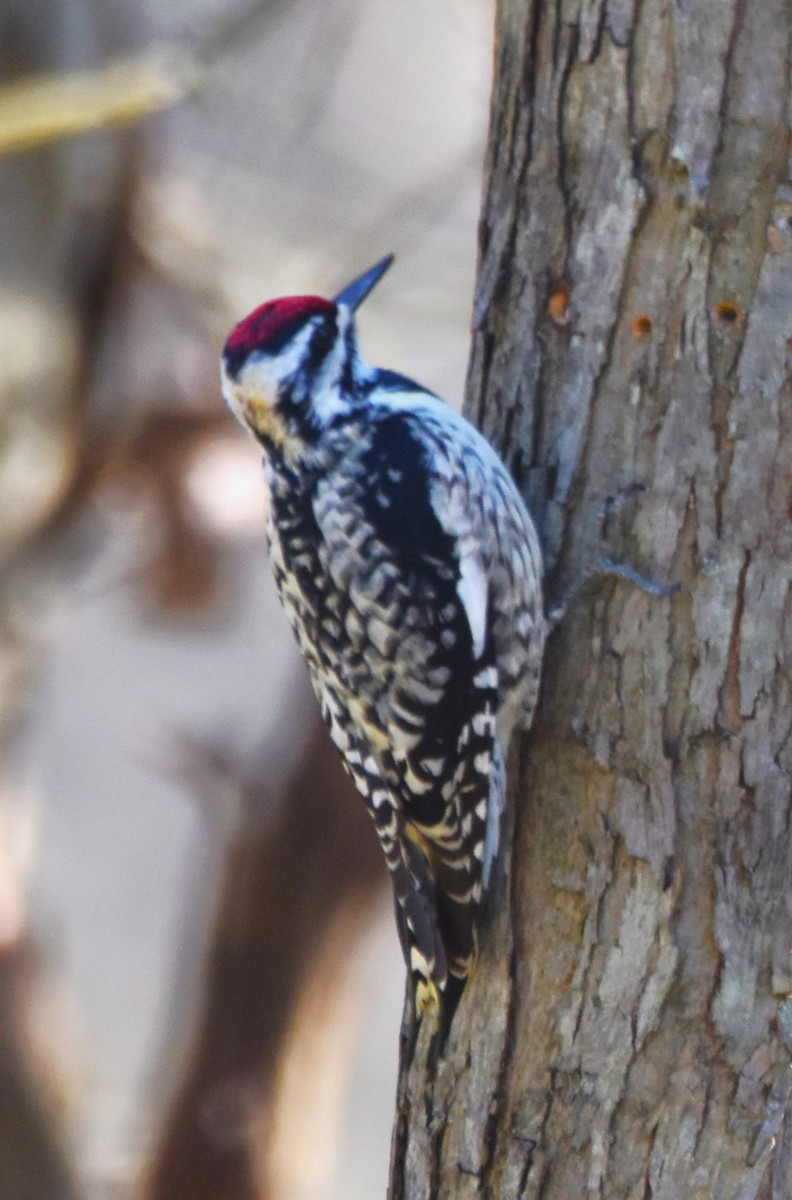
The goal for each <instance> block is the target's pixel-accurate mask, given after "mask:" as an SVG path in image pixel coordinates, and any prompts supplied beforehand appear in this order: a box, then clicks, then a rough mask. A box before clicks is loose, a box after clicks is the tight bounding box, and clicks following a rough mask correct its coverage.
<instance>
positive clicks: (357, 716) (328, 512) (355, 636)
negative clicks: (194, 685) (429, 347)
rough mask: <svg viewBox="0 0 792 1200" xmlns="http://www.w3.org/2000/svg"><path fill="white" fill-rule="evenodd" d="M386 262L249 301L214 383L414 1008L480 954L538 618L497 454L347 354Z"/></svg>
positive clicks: (529, 693)
mask: <svg viewBox="0 0 792 1200" xmlns="http://www.w3.org/2000/svg"><path fill="white" fill-rule="evenodd" d="M389 262H390V260H384V262H383V263H382V264H378V265H377V267H375V268H373V269H372V271H371V272H368V273H367V274H366V275H364V276H362V277H361V279H360V280H356V281H355V283H354V284H351V285H350V287H349V288H348V289H345V291H344V292H342V293H341V295H340V296H339V297H337V298H336V301H335V302H330V301H326V300H322V299H320V298H318V297H289V298H287V299H284V300H281V301H273V302H272V303H271V304H268V305H264V306H262V308H260V309H257V310H256V311H255V312H254V313H253V314H252V315H251V316H250V317H248V318H247V319H246V320H245V321H243V322H241V323H240V325H238V326H237V327H236V329H235V330H234V331H233V333H232V335H231V337H230V338H229V341H228V343H227V344H226V349H225V354H224V363H223V386H224V392H225V395H226V397H227V399H228V401H229V404H230V405H231V407H232V409H233V411H234V412H235V413H236V414H237V415H238V416H239V417H240V418H241V419H242V420H243V421H244V423H245V424H247V425H249V426H250V427H251V429H252V430H253V432H254V434H256V436H257V437H258V439H259V441H260V442H261V444H262V446H263V447H264V464H265V472H266V477H267V481H268V484H269V489H270V498H271V504H270V520H269V537H270V547H271V558H272V564H273V569H274V573H275V579H276V583H277V586H278V591H279V593H280V596H281V599H282V601H283V604H284V607H285V610H286V612H287V614H288V617H289V620H290V622H291V624H292V626H293V628H294V630H295V633H296V636H297V639H298V642H299V645H300V649H301V650H302V653H303V655H304V657H305V660H306V662H307V665H308V669H309V672H310V676H311V679H312V681H313V685H314V688H315V690H316V693H317V696H318V698H319V702H320V704H321V707H322V712H323V714H324V716H325V719H326V720H327V722H328V724H329V727H330V731H331V735H332V737H333V740H334V742H335V743H336V745H337V746H338V748H339V750H340V751H341V754H342V756H343V759H344V762H345V764H346V766H347V768H348V769H349V771H350V772H351V774H352V777H353V778H354V781H355V783H356V785H357V787H358V789H359V791H360V792H361V794H362V795H363V797H364V799H365V801H366V803H367V805H368V807H369V809H370V812H371V814H372V817H373V819H374V822H375V825H376V829H377V833H378V834H379V838H380V841H381V844H382V847H383V850H384V852H385V857H386V859H387V863H388V866H389V868H390V872H391V876H392V880H393V885H394V892H395V897H396V903H397V913H398V914H399V927H400V935H401V938H402V945H403V947H404V951H405V957H406V959H407V962H408V966H409V968H410V970H411V972H412V975H413V979H414V983H415V997H416V1007H417V1010H418V1012H419V1013H420V1012H423V1011H424V1010H425V1009H426V1008H427V1007H429V1006H432V1005H434V1004H436V1003H437V1001H438V998H439V997H438V993H442V992H444V991H445V990H446V989H447V987H448V983H449V976H451V977H455V978H456V980H457V981H458V982H457V992H458V991H459V989H460V988H461V983H462V982H463V981H464V979H465V978H466V977H467V975H468V974H469V972H470V970H471V967H472V964H473V961H474V959H475V952H476V916H477V911H478V908H479V905H480V902H481V898H482V890H483V888H485V887H486V886H487V882H488V879H489V873H490V869H491V866H492V862H493V859H494V856H495V854H496V852H497V847H498V833H499V823H500V815H501V812H502V809H503V804H504V796H505V778H504V762H505V754H506V751H507V749H508V743H509V738H510V735H511V732H512V729H513V728H514V726H515V725H517V724H519V723H522V724H528V723H530V720H531V716H532V714H533V710H534V707H535V704H536V699H537V691H538V685H539V672H540V667H541V659H542V652H543V645H544V635H545V623H544V615H543V608H542V589H541V554H540V550H539V545H538V541H537V537H536V533H535V531H534V527H533V524H532V522H531V520H530V517H529V516H528V514H527V512H526V510H525V507H524V505H523V503H522V501H521V499H520V497H519V495H518V493H517V490H516V488H515V485H514V483H513V481H512V480H511V477H510V476H509V474H508V472H507V470H506V468H505V467H504V465H503V464H502V462H501V461H500V459H499V458H498V456H497V455H496V454H495V452H494V450H492V448H491V447H490V446H489V444H488V443H487V442H486V441H485V440H484V439H483V438H482V437H481V435H480V434H479V433H478V432H477V430H476V429H475V428H474V427H473V426H472V425H470V424H469V422H467V421H465V420H464V418H462V417H460V416H458V415H457V414H456V413H454V412H453V410H451V409H450V408H449V407H448V406H447V405H446V404H444V403H443V402H442V401H441V400H439V399H438V398H437V397H436V396H433V395H432V394H431V393H429V392H427V391H425V390H424V389H422V388H420V387H419V386H418V385H417V384H415V383H413V382H412V381H410V380H408V379H406V378H404V377H402V376H399V375H395V374H393V373H392V372H388V371H379V370H372V369H371V368H368V367H366V366H365V365H364V364H363V362H362V361H361V360H360V358H359V356H358V353H357V348H356V343H355V338H354V327H353V322H352V312H353V310H354V308H355V307H356V306H357V304H358V303H359V302H360V300H361V299H362V298H363V297H364V296H365V295H366V294H367V293H368V291H369V290H370V289H371V287H372V286H373V284H374V283H375V282H376V281H377V279H378V278H379V277H380V275H381V274H382V272H383V271H384V269H385V268H386V266H387V265H388V264H389Z"/></svg>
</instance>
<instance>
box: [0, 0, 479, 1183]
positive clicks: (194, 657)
mask: <svg viewBox="0 0 792 1200" xmlns="http://www.w3.org/2000/svg"><path fill="white" fill-rule="evenodd" d="M491 22H492V13H491V9H490V6H489V5H488V4H487V3H485V2H484V0H428V2H426V3H423V4H420V5H419V4H404V3H403V2H401V0H336V2H333V3H327V0H300V3H297V2H296V0H268V2H263V0H259V2H258V3H247V4H246V3H245V2H244V0H236V2H235V0H170V3H169V4H167V5H162V4H159V3H156V2H155V0H136V2H134V3H133V2H132V0H4V3H3V5H2V7H0V73H1V74H2V82H1V84H0V224H1V229H2V236H0V637H1V638H2V641H1V643H0V652H1V654H2V657H1V658H0V1200H39V1198H41V1200H62V1198H68V1200H126V1198H128V1197H145V1198H146V1200H166V1198H168V1200H187V1198H189V1200H220V1198H221V1197H222V1200H265V1198H267V1200H270V1198H271V1200H303V1198H304V1200H308V1197H311V1200H331V1198H333V1200H336V1198H338V1200H340V1198H341V1197H344V1198H345V1200H356V1198H357V1197H360V1198H362V1197H366V1198H369V1197H372V1196H377V1195H383V1194H384V1191H385V1186H386V1180H387V1170H388V1153H389V1140H390V1129H391V1122H392V1117H393V1105H394V1096H395V1081H396V1058H397V1050H398V1029H399V1023H400V1017H401V1006H402V999H403V967H402V963H401V956H400V953H399V949H398V942H397V936H396V931H395V926H394V923H393V919H392V914H391V902H390V896H389V892H388V888H387V881H386V879H385V872H384V867H383V865H382V863H381V861H380V856H379V851H378V848H377V846H376V844H375V839H374V836H373V831H372V830H371V829H370V828H369V820H368V817H367V816H366V814H365V812H364V810H363V806H362V804H361V803H360V802H359V801H358V799H357V797H355V796H354V795H351V794H350V788H349V785H348V782H347V780H346V778H345V777H344V776H343V773H342V772H341V769H340V766H339V764H338V762H337V760H336V756H335V752H334V751H333V750H332V748H329V746H328V742H327V739H326V738H325V735H324V731H323V730H322V729H321V728H320V726H319V723H318V720H317V715H316V709H315V706H314V701H313V697H312V695H311V694H310V691H309V688H308V685H307V683H306V680H305V677H304V673H303V669H302V665H301V663H300V662H299V661H298V659H297V655H296V651H295V649H294V647H293V645H292V641H291V635H290V633H289V631H288V629H287V627H286V626H285V622H284V618H283V617H282V615H281V613H280V610H279V608H278V605H277V601H276V599H275V596H274V593H273V589H272V586H271V582H270V578H269V570H268V564H267V562H266V553H265V547H264V533H263V528H264V519H265V512H266V497H265V493H264V486H263V479H262V476H261V470H260V463H259V456H258V453H257V451H256V448H255V446H254V445H253V444H252V442H250V441H249V440H248V439H246V437H245V435H244V433H243V432H242V431H241V430H240V429H239V428H238V427H237V426H236V425H235V423H234V422H233V420H232V419H231V418H230V416H229V415H228V414H227V413H226V412H225V411H224V409H223V406H222V402H221V399H220V395H219V390H218V381H217V360H218V356H219V353H220V349H221V346H222V343H223V341H224V339H225V336H226V334H227V332H228V330H229V329H230V327H231V325H232V324H233V323H235V322H236V321H237V320H238V319H239V318H240V317H241V316H243V315H244V314H245V313H246V312H247V311H249V310H250V309H251V308H252V307H254V306H255V305H257V304H259V303H261V302H262V301H264V300H266V299H269V298H271V297H273V296H276V295H279V294H283V293H289V292H320V293H325V294H333V293H334V292H336V291H337V290H339V289H340V288H341V287H342V286H343V285H344V284H345V283H347V282H348V280H349V279H351V278H352V277H354V276H355V275H357V274H358V273H359V272H360V271H362V270H363V269H364V268H366V267H368V266H369V265H370V264H371V263H372V262H374V261H375V260H377V259H378V258H380V257H381V256H382V255H383V254H385V253H386V252H388V251H391V250H392V251H395V253H396V263H395V265H394V267H393V268H392V270H391V271H390V273H389V274H388V276H387V277H386V279H385V280H384V281H383V283H382V284H381V285H380V287H379V288H378V289H377V290H376V292H375V293H374V295H373V296H372V298H371V300H370V301H369V302H368V303H367V304H366V306H365V307H364V309H363V310H362V315H361V320H360V326H361V339H362V347H363V351H364V354H365V356H366V357H367V358H369V359H370V360H371V361H373V362H376V363H378V364H380V365H383V366H389V367H392V368H395V369H398V370H401V371H404V372H405V373H407V374H410V375H414V376H415V377H417V378H418V379H420V380H421V381H422V382H423V383H425V384H427V385H428V386H430V387H431V388H433V389H435V390H436V391H438V392H440V393H441V394H442V395H444V396H446V397H447V398H448V399H449V400H451V401H452V402H453V403H455V404H459V403H461V400H462V392H463V385H464V376H465V369H466V359H467V350H468V328H469V312H470V307H471V297H472V287H473V273H474V266H475V249H476V222H477V214H478V205H479V192H480V167H481V159H482V154H483V144H484V136H485V128H486V119H487V109H488V99H489V70H490V60H491V40H492V34H491Z"/></svg>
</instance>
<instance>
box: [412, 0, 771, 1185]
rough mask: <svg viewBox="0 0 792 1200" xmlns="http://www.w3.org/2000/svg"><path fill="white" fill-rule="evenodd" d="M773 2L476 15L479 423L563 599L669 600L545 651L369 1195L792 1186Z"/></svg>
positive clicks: (582, 627) (573, 624)
mask: <svg viewBox="0 0 792 1200" xmlns="http://www.w3.org/2000/svg"><path fill="white" fill-rule="evenodd" d="M790 12H791V10H790V8H789V4H788V0H751V2H750V3H747V2H746V0H676V2H674V3H671V2H670V0H642V2H641V3H633V2H632V0H608V3H606V2H605V0H519V2H518V0H501V3H500V5H499V11H498V18H497V47H496V63H495V85H494V98H493V109H492V123H491V131H490V145H489V153H488V161H487V179H486V188H485V201H484V212H483V219H482V224H481V259H480V264H479V278H478V286H477V295H476V305H475V316H474V342H473V357H472V364H471V371H470V389H469V398H468V404H469V411H470V413H471V415H472V416H473V417H474V418H475V419H476V420H478V421H479V423H480V424H481V425H482V427H483V428H484V430H485V432H486V433H487V434H488V436H489V437H490V438H491V439H492V441H493V442H494V443H495V444H496V445H497V446H499V447H500V449H501V450H502V451H503V452H504V454H505V456H506V459H507V461H508V462H509V464H510V465H511V467H512V469H513V471H514V473H515V476H516V478H517V480H518V481H519V483H520V484H521V486H522V487H523V489H524V492H525V495H526V497H527V498H528V501H529V503H530V505H531V508H532V511H533V513H534V515H535V517H536V519H537V522H538V525H539V527H540V531H541V534H542V538H543V543H544V547H545V552H546V558H547V569H548V579H549V591H550V592H551V594H555V595H558V594H561V593H563V592H564V590H565V589H567V588H568V587H569V586H570V585H571V584H572V583H573V582H574V581H575V579H576V578H579V577H580V576H581V573H583V572H584V571H585V570H586V569H587V568H589V567H591V566H592V565H593V564H594V563H596V562H597V560H602V559H604V558H610V559H617V560H620V561H621V562H624V563H629V564H630V565H631V566H633V567H635V568H636V569H638V570H640V571H641V572H643V573H645V574H646V575H648V576H651V577H652V578H654V579H659V580H662V581H668V580H671V579H673V580H676V581H678V582H679V584H680V585H681V587H680V590H679V591H678V593H677V594H676V595H674V596H673V597H672V598H670V599H658V598H654V597H651V596H648V595H646V594H644V593H643V592H641V591H640V590H638V589H636V588H635V587H634V586H632V585H631V584H630V583H628V582H626V581H624V580H615V579H606V578H600V579H597V578H592V579H591V580H590V582H588V583H587V584H586V586H585V587H583V588H581V589H580V590H579V591H578V592H577V593H576V595H575V598H574V599H573V601H572V604H571V605H570V608H569V610H568V612H567V615H566V617H565V619H564V620H563V622H562V624H561V627H560V629H559V630H558V632H557V633H556V634H555V635H554V636H553V637H552V638H551V640H550V643H549V646H548V652H547V656H546V660H545V667H544V684H543V694H542V700H541V705H540V711H539V714H538V717H537V720H536V722H535V725H534V729H533V731H532V733H531V734H530V736H529V737H528V738H526V739H525V740H524V742H523V743H521V744H520V745H519V747H516V748H515V750H514V753H513V755H512V763H511V768H512V769H511V782H512V805H511V811H510V816H509V824H510V825H511V826H512V828H511V829H510V830H508V831H507V837H506V846H507V847H509V846H510V848H511V849H510V852H509V851H508V850H506V851H504V856H503V860H502V862H501V864H500V875H499V878H498V879H497V880H496V883H495V886H494V891H493V895H492V899H491V903H490V912H489V913H488V914H487V915H486V916H485V921H484V934H483V938H482V941H483V946H482V954H481V962H480V966H479V969H478V970H477V972H476V974H475V976H474V977H473V979H472V980H471V982H470V983H469V985H468V989H467V991H466V994H465V996H464V997H463V1000H462V1003H461V1005H460V1008H459V1011H458V1013H457V1016H456V1018H455V1021H454V1024H453V1027H452V1031H451V1035H450V1038H449V1041H448V1044H447V1046H446V1049H445V1051H444V1053H443V1055H442V1056H441V1057H440V1059H439V1060H438V1059H437V1058H436V1057H433V1054H434V1050H433V1047H432V1046H431V1045H430V1044H429V1039H428V1036H426V1034H425V1033H422V1035H421V1037H419V1040H418V1044H417V1046H416V1048H415V1051H414V1053H413V1054H412V1055H411V1056H410V1055H409V1054H408V1053H407V1052H405V1055H404V1061H403V1063H402V1072H401V1079H400V1090H399V1101H398V1105H399V1107H398V1113H397V1122H396V1129H395V1134H394V1146H393V1164H392V1183H391V1197H392V1200H401V1198H403V1197H409V1200H418V1198H419V1197H430V1196H431V1197H435V1196H438V1197H439V1196H442V1197H443V1200H456V1198H458V1197H467V1196H470V1197H473V1196H479V1195H482V1194H483V1195H486V1196H488V1197H499V1198H503V1200H506V1198H508V1197H518V1196H519V1197H525V1198H530V1197H540V1196H541V1197H542V1200H562V1198H563V1200H579V1198H580V1197H584V1196H588V1195H595V1196H600V1197H608V1198H617V1197H619V1198H620V1197H625V1198H626V1197H629V1198H630V1200H646V1198H647V1197H652V1200H680V1198H685V1197H707V1198H710V1197H712V1198H715V1200H731V1198H734V1200H737V1198H739V1200H753V1198H758V1200H771V1198H772V1200H782V1198H788V1197H789V1196H792V1116H790V1115H789V1112H788V1102H789V1098H790V1093H791V1092H792V1069H791V1068H790V1062H789V1059H790V1051H792V962H791V960H790V943H791V933H792V920H791V918H792V911H791V910H792V871H791V870H790V868H791V866H792V849H791V847H792V842H791V840H790V767H791V766H792V736H790V732H791V730H792V705H791V704H790V674H792V601H791V595H792V593H791V591H790V579H791V578H792V536H791V535H790V525H789V517H790V475H791V474H792V405H790V354H792V237H791V236H790V224H789V219H790V214H792V183H790V182H789V178H790V165H789V153H790V143H789V122H790V104H791V101H792V97H791V95H790V58H791V51H790V40H791V31H790V25H791V24H792V16H791V15H790ZM789 1111H790V1112H792V1110H789Z"/></svg>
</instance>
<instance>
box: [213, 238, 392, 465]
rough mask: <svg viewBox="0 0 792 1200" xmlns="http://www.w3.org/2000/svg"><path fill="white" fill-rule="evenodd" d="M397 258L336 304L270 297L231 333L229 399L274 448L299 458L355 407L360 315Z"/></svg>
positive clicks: (226, 358) (224, 367) (226, 362)
mask: <svg viewBox="0 0 792 1200" xmlns="http://www.w3.org/2000/svg"><path fill="white" fill-rule="evenodd" d="M392 260H393V256H392V255H389V256H388V257H387V258H383V259H382V261H381V262H378V263H377V264H376V265H375V266H373V267H372V268H371V269H370V270H368V271H366V272H365V273H364V274H363V275H361V276H359V277H358V278H357V279H355V280H354V281H353V282H352V283H350V284H349V285H348V286H347V287H345V288H344V289H343V291H341V292H339V294H338V295H337V296H336V297H334V299H333V300H325V299H323V298H322V297H321V296H286V297H283V298H282V299H280V300H270V301H269V302H268V303H267V304H262V305H261V306H260V307H259V308H257V309H254V311H253V312H252V313H250V315H249V316H247V317H245V319H244V320H243V321H240V322H239V324H238V325H236V326H235V327H234V329H232V331H231V333H230V335H229V337H228V341H227V342H226V344H225V348H224V350H223V358H222V363H221V367H220V374H221V380H222V388H223V395H224V396H225V399H226V401H227V403H228V406H229V408H230V409H231V411H232V412H233V413H234V415H235V416H236V417H237V418H238V419H239V420H240V421H241V422H242V423H243V424H244V425H246V426H247V427H248V428H249V429H250V430H251V431H252V433H253V434H254V435H255V436H256V437H257V438H258V439H259V441H260V442H261V443H262V444H263V445H264V447H265V448H266V449H267V450H268V451H270V452H273V453H276V454H279V455H281V456H283V457H284V458H287V459H288V458H291V457H293V456H294V455H295V454H296V453H298V451H299V448H300V447H303V446H306V445H310V444H311V442H312V441H315V439H316V438H317V437H318V436H319V435H320V434H321V431H322V430H323V429H324V428H325V427H326V426H327V425H328V424H329V423H330V422H331V421H332V420H333V418H334V417H336V416H338V415H339V413H342V412H344V411H345V409H348V408H349V407H350V406H351V405H352V404H353V403H354V388H355V373H356V369H358V367H359V360H358V355H357V345H356V340H355V326H354V313H355V310H356V308H357V307H358V305H359V304H360V303H361V302H362V301H363V300H364V299H365V298H366V296H367V295H368V294H369V292H370V291H371V290H372V288H373V287H374V285H375V284H376V283H377V282H378V280H379V279H381V278H382V276H383V275H384V274H385V272H386V271H387V269H388V267H389V266H390V264H391V262H392Z"/></svg>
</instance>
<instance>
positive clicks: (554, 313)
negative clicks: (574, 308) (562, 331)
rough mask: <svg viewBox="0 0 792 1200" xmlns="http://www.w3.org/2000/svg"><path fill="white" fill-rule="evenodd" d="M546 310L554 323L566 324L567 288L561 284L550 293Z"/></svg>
mask: <svg viewBox="0 0 792 1200" xmlns="http://www.w3.org/2000/svg"><path fill="white" fill-rule="evenodd" d="M547 311H548V313H549V315H550V316H551V317H552V319H553V320H554V321H555V323H556V325H566V324H568V322H569V288H568V287H566V286H564V285H562V286H561V287H557V288H556V289H555V291H553V292H551V293H550V298H549V299H548V301H547Z"/></svg>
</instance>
